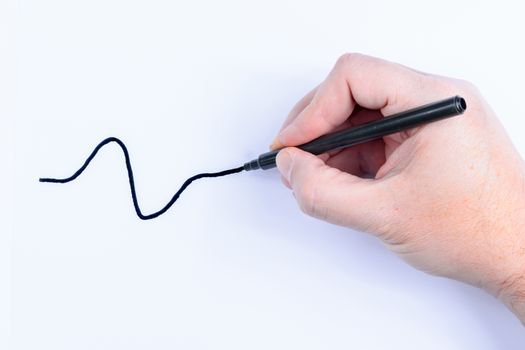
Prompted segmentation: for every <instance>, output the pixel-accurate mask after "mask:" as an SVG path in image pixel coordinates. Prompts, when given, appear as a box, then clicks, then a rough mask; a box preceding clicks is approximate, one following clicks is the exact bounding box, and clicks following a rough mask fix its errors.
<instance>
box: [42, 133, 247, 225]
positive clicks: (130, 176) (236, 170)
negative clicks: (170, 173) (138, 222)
mask: <svg viewBox="0 0 525 350" xmlns="http://www.w3.org/2000/svg"><path fill="white" fill-rule="evenodd" d="M111 142H115V143H116V144H118V145H119V146H120V148H121V149H122V152H123V153H124V158H125V161H126V169H127V170H128V179H129V187H130V190H131V197H132V199H133V206H134V207H135V212H136V213H137V216H138V217H139V218H140V219H142V220H151V219H154V218H156V217H158V216H160V215H162V214H164V213H165V212H166V211H168V210H169V209H170V208H171V206H172V205H173V204H174V203H175V202H176V201H177V199H179V197H180V195H181V194H182V192H184V190H186V188H187V187H188V186H189V185H190V184H191V183H192V182H193V181H195V180H198V179H202V178H205V177H219V176H226V175H230V174H235V173H240V172H241V171H243V170H244V167H242V166H241V167H238V168H233V169H228V170H224V171H219V172H216V173H202V174H197V175H195V176H192V177H190V178H189V179H187V180H186V181H184V183H183V184H182V186H181V187H180V188H179V190H178V191H177V192H176V193H175V194H174V195H173V197H172V198H171V199H170V201H169V202H168V203H167V204H166V205H165V206H164V207H163V208H162V209H160V210H159V211H156V212H154V213H151V214H148V215H144V214H143V213H142V211H141V210H140V207H139V203H138V200H137V193H136V191H135V180H134V178H133V170H132V169H131V161H130V158H129V152H128V149H127V148H126V145H124V142H122V141H121V140H119V139H118V138H116V137H109V138H107V139H105V140H104V141H102V142H100V143H99V144H98V145H97V147H95V149H94V150H93V152H91V154H90V155H89V157H87V159H86V161H85V162H84V164H83V165H82V166H81V167H80V169H78V170H77V171H76V172H75V173H74V174H73V175H71V176H70V177H67V178H64V179H56V178H40V179H39V181H40V182H51V183H61V184H63V183H67V182H70V181H73V180H75V179H76V178H77V177H78V176H79V175H80V174H82V173H83V172H84V170H86V168H87V166H88V165H89V163H91V161H92V160H93V158H95V156H96V155H97V153H98V151H100V149H101V148H102V147H104V146H105V145H107V144H108V143H111Z"/></svg>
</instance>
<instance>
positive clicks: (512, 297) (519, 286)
mask: <svg viewBox="0 0 525 350" xmlns="http://www.w3.org/2000/svg"><path fill="white" fill-rule="evenodd" d="M498 294H499V295H498V297H499V299H500V300H501V301H502V302H503V303H504V304H505V305H506V306H507V308H508V309H509V310H510V311H512V312H513V313H514V314H515V315H516V316H517V317H518V319H519V320H520V321H521V323H523V325H525V271H524V272H523V273H522V274H519V275H514V276H511V277H509V278H507V279H506V280H505V281H503V283H502V284H501V289H500V292H499V293H498Z"/></svg>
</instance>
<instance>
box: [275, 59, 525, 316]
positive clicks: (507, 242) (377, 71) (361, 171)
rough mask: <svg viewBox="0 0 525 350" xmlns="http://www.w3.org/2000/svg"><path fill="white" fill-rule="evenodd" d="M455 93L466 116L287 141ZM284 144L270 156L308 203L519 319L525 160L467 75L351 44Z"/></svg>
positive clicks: (298, 109) (311, 210)
mask: <svg viewBox="0 0 525 350" xmlns="http://www.w3.org/2000/svg"><path fill="white" fill-rule="evenodd" d="M453 95H461V96H462V97H464V98H465V100H466V102H467V110H466V112H465V113H464V114H463V115H462V116H459V117H454V118H449V119H446V120H442V121H439V122H435V123H430V124H428V125H424V126H421V127H418V128H415V129H412V130H409V131H406V132H401V133H397V134H393V135H389V136H385V137H383V138H382V139H380V140H376V141H372V142H368V143H366V144H361V145H357V146H354V147H350V148H347V149H344V150H340V151H335V152H329V153H328V154H323V155H320V156H318V157H316V156H314V155H311V154H309V153H306V152H303V151H301V150H299V149H298V148H295V147H288V146H297V145H300V144H303V143H305V142H308V141H311V140H313V139H315V138H317V137H319V136H321V135H324V134H326V133H329V132H332V131H335V130H339V129H342V128H347V127H350V126H352V125H359V124H362V123H366V122H369V121H372V120H376V119H378V118H382V117H383V115H392V114H394V113H398V112H401V111H404V110H406V109H409V108H413V107H417V106H420V105H423V104H426V103H429V102H434V101H436V100H440V99H443V98H447V97H450V96H453ZM349 116H350V117H349ZM283 146H286V148H284V149H283V150H281V151H280V152H279V154H278V156H277V167H278V169H279V171H280V172H281V174H282V177H283V182H284V183H285V185H286V186H288V187H289V188H291V189H292V190H293V193H294V195H295V197H296V199H297V202H298V204H299V206H300V207H301V209H302V210H303V211H304V212H305V213H307V214H308V215H311V216H314V217H317V218H319V219H322V220H326V221H329V222H331V223H335V224H338V225H342V226H347V227H351V228H354V229H357V230H361V231H366V232H370V233H372V234H374V235H376V236H377V237H379V238H380V239H381V240H382V241H383V242H384V243H385V244H386V245H387V246H388V247H389V248H390V249H391V250H392V251H394V252H396V253H397V254H399V255H400V256H401V257H402V258H403V259H405V260H406V261H407V262H409V263H410V264H411V265H413V266H415V267H416V268H418V269H421V270H423V271H426V272H428V273H431V274H435V275H440V276H445V277H449V278H454V279H457V280H460V281H464V282H467V283H470V284H473V285H476V286H479V287H482V288H484V289H486V290H487V291H489V292H491V293H493V294H495V295H497V296H498V297H500V298H501V299H502V300H503V301H504V302H505V303H506V304H507V306H508V307H509V308H510V309H511V310H512V311H513V312H514V313H516V314H517V315H518V317H520V319H521V321H522V322H525V164H524V162H523V160H522V159H521V158H520V156H519V154H518V153H517V152H516V150H515V149H514V147H513V145H512V143H511V141H510V140H509V138H508V136H507V135H506V133H505V131H504V130H503V128H502V126H501V125H500V123H499V121H498V119H497V117H496V115H495V114H494V112H493V111H492V110H491V108H490V107H489V106H488V105H487V103H486V102H485V101H484V100H483V98H482V97H481V95H480V94H479V92H478V91H477V90H476V88H474V87H473V86H472V85H471V84H469V83H466V82H464V81H460V80H454V79H450V78H444V77H439V76H434V75H429V74H424V73H421V72H417V71H414V70H411V69H409V68H407V67H404V66H401V65H398V64H395V63H391V62H387V61H383V60H380V59H376V58H372V57H368V56H364V55H360V54H346V55H343V56H342V57H341V58H340V59H339V60H338V61H337V63H336V65H335V67H334V68H333V70H332V71H331V72H330V74H329V75H328V77H327V78H326V80H325V81H324V82H323V83H321V84H320V85H319V86H318V87H317V88H315V89H314V90H313V91H311V92H310V93H309V94H307V95H306V96H305V97H304V98H303V99H302V100H301V101H299V102H298V104H297V105H296V106H295V107H294V109H293V110H292V111H291V112H290V115H289V116H288V119H287V120H286V121H285V123H284V125H283V127H282V129H281V131H280V132H279V134H278V136H277V138H276V139H275V141H274V143H273V144H272V146H271V148H272V149H279V148H281V147H283Z"/></svg>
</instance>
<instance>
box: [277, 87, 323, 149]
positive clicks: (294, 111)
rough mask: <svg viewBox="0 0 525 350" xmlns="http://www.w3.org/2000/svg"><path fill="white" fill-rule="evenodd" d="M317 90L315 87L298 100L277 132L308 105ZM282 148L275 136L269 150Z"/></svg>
mask: <svg viewBox="0 0 525 350" xmlns="http://www.w3.org/2000/svg"><path fill="white" fill-rule="evenodd" d="M318 88H319V86H316V87H315V88H314V89H312V90H311V91H310V92H309V93H307V94H306V95H305V96H304V97H303V98H302V99H301V100H299V102H297V103H296V105H295V106H294V107H293V108H292V110H291V111H290V113H288V117H287V118H286V120H285V121H284V123H283V125H282V126H281V129H279V132H281V131H282V130H283V129H284V128H286V127H287V126H288V125H290V123H291V122H292V121H293V120H294V119H295V118H296V117H297V115H298V114H299V113H301V112H302V111H303V109H304V108H305V107H306V106H308V105H309V104H310V102H311V101H312V98H313V97H314V95H315V93H316V92H317V89H318ZM282 147H283V145H282V144H281V142H280V141H279V138H278V137H277V136H276V137H275V139H274V140H273V142H272V144H271V145H270V149H271V150H276V149H279V148H282Z"/></svg>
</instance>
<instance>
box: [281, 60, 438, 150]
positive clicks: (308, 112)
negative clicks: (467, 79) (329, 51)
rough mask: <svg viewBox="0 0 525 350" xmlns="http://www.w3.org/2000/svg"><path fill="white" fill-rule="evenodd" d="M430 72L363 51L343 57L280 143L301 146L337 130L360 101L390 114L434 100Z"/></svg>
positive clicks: (284, 130) (286, 130) (291, 124)
mask: <svg viewBox="0 0 525 350" xmlns="http://www.w3.org/2000/svg"><path fill="white" fill-rule="evenodd" d="M427 81H430V79H429V76H428V75H425V74H422V73H419V72H416V71H414V70H411V69H409V68H407V67H404V66H402V65H399V64H396V63H392V62H388V61H385V60H381V59H378V58H375V57H370V56H365V55H361V54H345V55H343V56H341V57H340V58H339V60H338V61H337V63H336V64H335V66H334V68H333V69H332V71H331V72H330V73H329V74H328V77H327V78H326V79H325V81H324V82H323V83H322V84H321V85H320V86H319V88H318V89H317V91H316V93H315V95H314V96H313V98H312V100H311V101H310V103H309V104H308V105H307V106H306V107H305V108H304V109H303V110H302V111H301V112H300V113H299V114H298V115H297V117H296V118H295V119H293V120H292V121H291V122H290V124H289V125H288V126H287V127H286V128H284V129H283V130H282V131H281V132H280V134H279V136H278V141H279V143H280V145H279V146H297V145H300V144H303V143H305V142H308V141H311V140H313V139H315V138H317V137H319V136H322V135H324V134H326V133H329V132H331V131H333V130H335V129H336V128H337V127H338V126H339V125H340V124H342V123H343V122H344V121H345V120H347V119H348V117H349V116H350V115H351V114H352V111H353V110H354V108H355V106H356V105H360V106H362V107H365V108H368V109H373V110H380V111H381V113H382V114H383V115H390V114H394V113H397V112H400V111H402V110H405V109H408V108H411V107H415V106H418V105H421V104H425V103H428V102H430V101H431V100H432V99H434V98H435V97H436V95H437V94H438V93H437V89H436V88H435V87H434V86H432V84H428V83H427Z"/></svg>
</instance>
